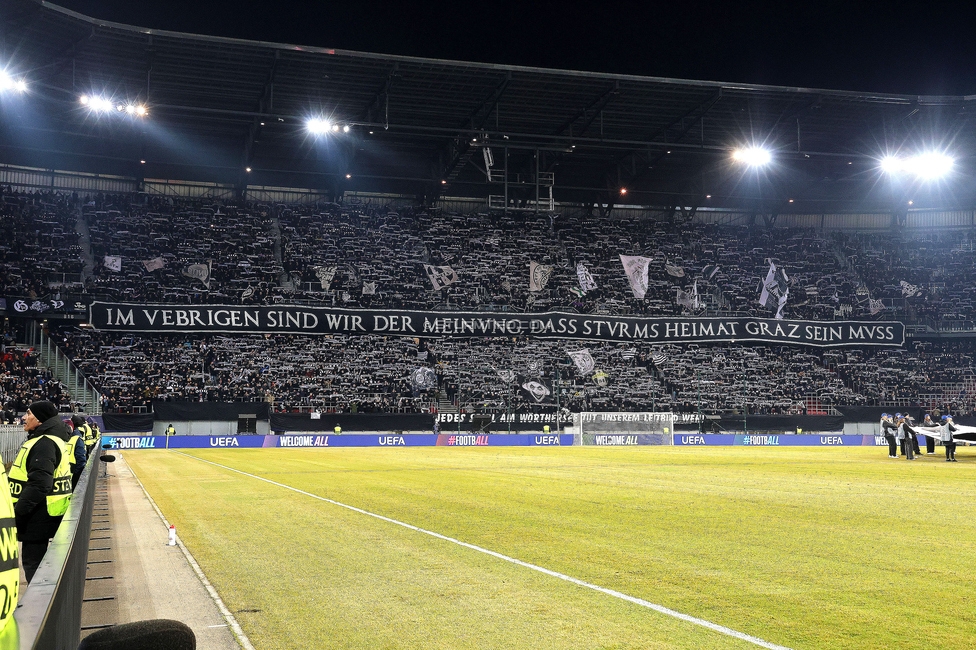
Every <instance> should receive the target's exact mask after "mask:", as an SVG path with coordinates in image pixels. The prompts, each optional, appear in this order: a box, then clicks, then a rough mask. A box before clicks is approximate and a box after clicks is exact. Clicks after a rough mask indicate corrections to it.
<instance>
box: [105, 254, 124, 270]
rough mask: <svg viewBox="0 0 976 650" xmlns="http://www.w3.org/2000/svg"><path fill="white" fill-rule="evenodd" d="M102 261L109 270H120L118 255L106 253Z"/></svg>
mask: <svg viewBox="0 0 976 650" xmlns="http://www.w3.org/2000/svg"><path fill="white" fill-rule="evenodd" d="M102 263H103V264H105V268H107V269H108V270H109V271H115V272H119V271H121V270H122V258H121V257H120V256H118V255H106V256H105V259H104V260H102Z"/></svg>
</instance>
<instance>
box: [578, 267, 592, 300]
mask: <svg viewBox="0 0 976 650" xmlns="http://www.w3.org/2000/svg"><path fill="white" fill-rule="evenodd" d="M576 279H577V280H579V288H580V291H582V292H583V293H584V294H585V293H589V292H590V291H593V290H594V289H596V281H595V280H594V279H593V275H592V274H590V272H589V271H588V270H587V269H586V267H585V266H583V263H582V262H577V263H576Z"/></svg>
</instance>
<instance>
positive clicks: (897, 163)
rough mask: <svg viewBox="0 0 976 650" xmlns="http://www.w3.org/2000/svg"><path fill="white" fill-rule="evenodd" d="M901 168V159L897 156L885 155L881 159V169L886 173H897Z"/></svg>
mask: <svg viewBox="0 0 976 650" xmlns="http://www.w3.org/2000/svg"><path fill="white" fill-rule="evenodd" d="M902 168H903V166H902V160H901V158H899V157H898V156H885V157H884V158H882V159H881V170H882V171H883V172H885V173H886V174H897V173H898V172H900V171H901V170H902Z"/></svg>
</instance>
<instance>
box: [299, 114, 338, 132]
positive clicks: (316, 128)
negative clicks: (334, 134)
mask: <svg viewBox="0 0 976 650" xmlns="http://www.w3.org/2000/svg"><path fill="white" fill-rule="evenodd" d="M305 128H306V129H308V132H309V133H311V134H312V135H322V134H323V133H328V132H329V131H331V130H332V123H331V122H329V120H324V119H322V118H320V117H310V118H309V119H307V120H306V121H305Z"/></svg>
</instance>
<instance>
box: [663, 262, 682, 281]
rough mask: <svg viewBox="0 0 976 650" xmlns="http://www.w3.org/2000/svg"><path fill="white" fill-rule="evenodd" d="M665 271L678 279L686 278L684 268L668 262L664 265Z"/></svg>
mask: <svg viewBox="0 0 976 650" xmlns="http://www.w3.org/2000/svg"><path fill="white" fill-rule="evenodd" d="M664 270H665V271H667V272H668V275H670V276H673V277H676V278H683V277H685V270H684V269H683V268H682V267H680V266H674V265H671V264H668V263H667V262H665V263H664Z"/></svg>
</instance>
